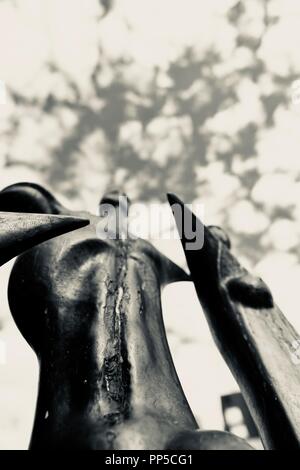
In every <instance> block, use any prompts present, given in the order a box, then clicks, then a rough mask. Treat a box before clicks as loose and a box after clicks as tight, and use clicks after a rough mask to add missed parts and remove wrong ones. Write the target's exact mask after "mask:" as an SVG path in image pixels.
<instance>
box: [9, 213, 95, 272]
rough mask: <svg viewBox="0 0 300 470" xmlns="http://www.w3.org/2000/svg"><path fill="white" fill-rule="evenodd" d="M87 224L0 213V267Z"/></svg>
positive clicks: (35, 215)
mask: <svg viewBox="0 0 300 470" xmlns="http://www.w3.org/2000/svg"><path fill="white" fill-rule="evenodd" d="M88 223H89V222H88V221H87V220H84V219H79V218H75V217H64V216H57V215H41V214H21V213H11V212H0V266H2V265H3V264H5V263H6V262H8V261H9V260H11V259H12V258H14V257H15V256H18V255H20V254H21V253H23V252H24V251H26V250H28V249H30V248H32V247H33V246H35V245H38V244H40V243H43V242H45V241H47V240H50V239H51V238H54V237H57V236H59V235H62V234H64V233H67V232H70V231H73V230H77V229H79V228H81V227H84V226H85V225H87V224H88Z"/></svg>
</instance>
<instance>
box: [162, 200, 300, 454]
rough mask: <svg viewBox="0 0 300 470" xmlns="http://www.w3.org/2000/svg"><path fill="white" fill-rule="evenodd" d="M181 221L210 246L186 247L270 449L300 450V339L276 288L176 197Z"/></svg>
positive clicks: (211, 319) (221, 343)
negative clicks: (186, 221) (274, 292)
mask: <svg viewBox="0 0 300 470" xmlns="http://www.w3.org/2000/svg"><path fill="white" fill-rule="evenodd" d="M169 202H170V204H171V207H172V209H173V213H174V216H175V220H176V222H177V224H178V227H180V229H181V228H182V226H183V221H182V219H181V218H180V217H179V215H178V214H180V212H179V211H174V208H175V207H176V205H177V207H180V208H181V214H182V215H183V218H184V217H186V218H189V220H191V219H192V220H193V224H194V227H196V229H197V231H198V233H200V232H201V231H202V230H204V246H203V248H202V249H200V250H197V251H193V250H191V251H190V250H188V249H186V247H187V245H186V243H187V242H190V240H187V239H186V237H185V235H184V233H183V234H182V235H183V237H182V244H183V248H184V251H185V255H186V259H187V262H188V266H189V269H190V272H191V276H192V279H193V281H194V284H195V287H196V291H197V294H198V297H199V300H200V302H201V305H202V306H203V310H204V312H205V315H206V318H207V320H208V323H209V326H210V329H211V332H212V334H213V337H214V339H215V342H216V344H217V346H218V348H219V350H220V352H221V353H222V355H223V357H224V359H225V360H226V362H227V364H228V365H229V367H230V369H231V371H232V372H233V374H234V376H235V378H236V380H237V382H238V384H239V385H240V388H241V390H242V393H243V395H244V398H245V399H246V401H247V404H248V406H249V408H250V411H251V414H252V417H253V418H254V420H255V422H256V425H257V427H258V429H259V432H260V436H261V438H262V440H263V443H264V445H265V447H266V448H268V449H299V448H300V360H299V356H298V355H297V354H296V351H295V350H296V348H297V345H298V347H299V346H300V338H299V335H298V334H297V333H296V331H295V330H294V328H293V327H292V326H291V325H290V323H289V322H288V321H287V319H286V318H285V317H284V315H283V314H282V313H281V311H280V310H279V308H278V307H277V306H276V305H275V304H274V301H273V298H272V295H271V293H270V290H269V289H268V287H267V286H266V284H265V283H264V282H263V281H262V280H261V279H260V278H258V277H254V276H253V275H251V274H250V273H249V272H247V271H246V270H245V269H244V268H243V267H242V266H241V265H240V264H239V263H238V261H237V260H236V258H235V257H234V256H233V255H232V253H231V251H230V246H229V245H230V244H229V241H228V238H227V237H226V235H224V232H222V231H221V229H219V228H216V227H205V226H204V225H203V224H202V223H201V221H200V220H199V219H198V218H197V217H196V216H195V215H194V214H191V212H190V210H189V209H188V208H187V207H186V206H185V205H184V204H183V203H182V202H181V201H180V200H179V199H178V198H177V197H176V196H174V195H169Z"/></svg>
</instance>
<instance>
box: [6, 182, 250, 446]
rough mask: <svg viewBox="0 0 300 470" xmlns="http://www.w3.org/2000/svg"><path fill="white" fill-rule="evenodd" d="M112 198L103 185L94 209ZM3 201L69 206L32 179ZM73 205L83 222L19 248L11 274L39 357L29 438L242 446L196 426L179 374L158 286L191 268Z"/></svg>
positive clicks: (37, 441)
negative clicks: (106, 232)
mask: <svg viewBox="0 0 300 470" xmlns="http://www.w3.org/2000/svg"><path fill="white" fill-rule="evenodd" d="M116 201H117V194H116V193H114V194H109V195H107V196H105V197H104V198H103V200H102V204H101V205H100V209H101V208H103V205H104V204H106V203H112V204H113V205H114V204H115V205H117V202H116ZM3 206H5V207H6V208H9V210H12V209H14V210H16V208H17V207H21V209H22V210H26V208H29V210H32V211H36V210H37V209H38V210H39V211H44V212H46V213H48V212H49V213H56V214H57V213H59V214H64V215H65V214H68V215H72V213H71V212H70V211H68V210H67V209H66V208H64V207H63V206H61V205H60V204H59V203H58V202H57V201H56V200H55V199H54V198H53V196H51V195H50V194H49V193H48V192H46V191H45V190H44V189H43V188H40V187H39V186H36V185H30V184H19V185H14V186H12V187H10V188H8V189H6V190H5V191H4V192H2V193H0V209H3ZM76 215H80V216H81V217H86V218H88V219H89V221H90V225H89V227H86V228H85V229H83V230H80V231H76V232H73V233H72V234H69V235H66V236H65V237H63V238H56V239H53V240H51V241H50V242H48V243H45V244H43V245H40V246H39V247H36V248H34V249H33V250H31V251H29V252H27V253H25V254H24V255H22V256H20V257H19V258H18V260H17V262H16V264H15V266H14V268H13V271H12V275H11V279H10V284H9V301H10V306H11V311H12V314H13V316H14V319H15V321H16V323H17V325H18V327H19V329H20V331H21V332H22V334H23V335H24V337H25V338H26V339H27V341H28V342H29V343H30V344H31V346H32V347H33V348H34V350H35V351H36V353H37V356H38V358H39V362H40V384H39V392H38V402H37V409H36V416H35V422H34V428H33V433H32V439H31V446H30V447H31V448H32V449H36V448H48V449H50V448H56V449H58V448H64V449H66V448H74V447H76V448H77V449H164V448H168V446H171V447H170V448H178V449H180V448H183V447H181V446H187V447H186V448H187V449H188V448H189V446H190V447H191V448H194V447H195V446H197V445H198V448H199V449H201V448H214V447H215V448H228V446H233V447H235V448H236V447H238V448H240V449H249V446H248V445H247V443H245V442H244V441H242V440H240V439H238V438H236V437H235V436H232V435H228V434H227V433H218V435H217V436H215V435H213V436H212V435H210V434H209V433H208V434H207V433H205V432H204V433H203V434H202V433H201V432H199V431H196V429H197V423H196V421H195V419H194V416H193V414H192V412H191V410H190V408H189V405H188V403H187V400H186V398H185V395H184V393H183V390H182V388H181V385H180V382H179V380H178V377H177V374H176V371H175V368H174V365H173V361H172V358H171V355H170V352H169V348H168V344H167V340H166V335H165V330H164V325H163V320H162V312H161V302H160V288H161V286H162V285H165V284H167V283H168V282H173V281H176V280H188V279H189V276H187V274H186V273H185V272H184V271H183V270H182V269H181V268H179V267H178V266H176V265H175V264H174V263H172V262H171V261H170V260H169V259H167V258H166V257H165V256H163V255H162V254H161V253H159V252H158V251H157V250H156V249H155V248H154V247H153V246H152V245H150V244H149V243H147V242H145V241H143V240H141V239H134V238H131V237H130V236H129V238H123V237H122V236H118V237H117V239H114V240H112V239H109V238H107V239H99V238H98V237H96V229H98V228H99V225H98V224H99V223H100V224H101V223H104V224H107V222H108V221H107V219H106V218H105V217H100V218H99V217H96V216H92V215H90V214H87V213H78V214H76ZM108 225H109V224H108ZM121 231H122V227H121ZM118 235H121V234H120V233H119V234H118ZM15 292H18V295H17V296H16V295H15ZM209 436H210V437H209ZM208 441H209V444H208ZM197 443H198V444H197ZM193 446H194V447H193Z"/></svg>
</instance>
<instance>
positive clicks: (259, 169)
mask: <svg viewBox="0 0 300 470" xmlns="http://www.w3.org/2000/svg"><path fill="white" fill-rule="evenodd" d="M116 3H118V2H112V1H104V0H102V1H99V6H101V8H102V9H101V12H102V13H101V15H100V16H99V15H98V16H97V18H95V21H99V28H100V29H101V25H102V22H103V21H107V17H109V16H110V15H114V8H115V4H116ZM274 3H275V4H276V1H275V0H274V1H273V0H264V1H251V2H250V1H249V0H240V1H237V2H231V3H230V6H229V7H228V9H227V11H226V12H225V13H224V15H223V21H225V22H227V23H228V27H229V28H230V34H231V35H232V37H233V38H234V41H233V42H234V43H233V46H232V51H231V53H230V54H229V55H228V54H227V56H226V54H225V56H224V54H222V52H220V48H219V47H218V45H215V44H214V42H212V43H211V44H209V46H208V47H206V48H204V49H203V48H202V49H201V48H200V52H199V48H198V45H197V44H195V45H192V46H189V47H187V48H185V49H184V50H182V51H179V53H178V54H177V56H176V58H175V59H172V60H170V61H169V63H168V65H167V67H160V66H159V65H154V66H153V67H148V68H147V70H146V72H145V68H143V67H141V66H140V65H139V64H138V63H136V62H135V60H134V58H132V57H130V54H127V55H125V56H119V57H117V58H116V57H115V56H114V55H113V54H110V53H109V49H107V47H106V48H105V47H104V48H103V47H102V43H101V40H99V45H98V56H97V60H96V61H95V63H94V65H93V67H92V68H91V70H90V74H89V77H86V78H87V79H88V80H87V82H88V85H87V86H86V87H85V89H84V90H82V88H81V86H80V85H79V84H78V83H77V81H76V80H75V79H74V78H73V77H72V76H70V75H69V74H68V73H67V72H65V71H64V70H63V69H62V67H61V66H59V65H58V64H56V63H55V62H53V61H48V62H47V63H45V64H44V65H43V69H42V71H41V72H40V75H39V78H38V80H39V82H40V83H42V84H43V83H45V84H46V85H43V87H42V88H43V90H42V92H41V91H39V93H37V94H36V93H35V92H34V87H33V90H32V92H31V91H30V90H29V92H28V91H27V92H26V93H24V90H18V89H16V88H14V87H11V88H10V96H11V98H12V101H13V105H14V108H13V112H12V114H11V116H10V121H9V125H8V126H6V129H5V133H4V139H6V142H7V145H6V151H5V160H4V165H3V167H4V168H8V167H11V166H14V165H19V166H20V165H21V166H22V167H24V166H25V167H26V166H27V167H28V168H31V169H34V170H35V171H37V172H40V174H41V175H43V178H44V180H45V181H46V183H47V184H49V185H50V187H52V188H53V189H54V190H56V191H58V192H60V193H62V194H64V195H65V196H66V197H68V198H78V197H79V195H83V194H84V192H85V191H86V192H88V191H89V194H90V195H89V196H84V195H83V196H82V197H83V199H84V198H85V199H86V201H88V202H86V204H89V203H90V202H89V201H90V199H91V197H95V192H96V191H98V192H99V193H101V192H103V191H105V189H106V188H107V187H115V186H117V187H122V189H125V190H127V191H128V192H129V193H130V195H131V197H133V198H136V199H137V200H144V201H147V200H152V199H158V200H161V201H164V197H165V193H166V192H167V191H173V192H176V193H178V194H179V195H180V196H181V197H182V198H183V199H184V200H185V201H187V202H191V201H193V200H195V199H200V200H201V202H204V204H205V205H206V209H207V215H208V218H209V220H210V219H211V220H210V221H213V222H216V223H221V224H223V225H224V226H225V228H227V229H228V230H229V232H230V233H231V235H232V236H233V237H234V238H235V237H236V240H235V242H236V246H237V248H238V249H239V250H241V252H242V253H244V255H246V256H247V257H248V259H250V260H251V261H252V262H253V261H254V262H256V261H258V260H259V259H260V257H261V254H262V253H263V252H264V250H266V249H270V248H271V245H272V240H271V239H268V237H265V238H264V239H263V238H262V234H263V233H264V232H265V231H266V229H267V228H268V226H269V224H270V220H272V221H274V220H276V218H277V217H278V218H279V219H280V218H282V217H284V219H293V217H294V216H293V213H291V210H290V209H291V207H290V206H291V204H281V203H279V204H276V203H274V204H273V205H272V204H271V205H270V204H269V203H266V201H265V194H264V190H261V188H260V186H259V187H257V184H258V183H260V179H261V178H262V176H264V175H265V174H266V173H268V174H273V173H274V172H275V173H278V172H279V173H280V174H282V173H283V174H284V175H286V174H287V173H288V175H289V176H290V175H291V173H292V181H293V183H297V178H298V171H299V170H300V168H298V167H297V168H296V169H295V168H294V167H291V168H290V169H289V168H288V171H287V169H286V168H283V169H282V168H276V165H275V166H274V168H273V167H272V161H271V162H269V161H267V162H264V161H261V158H260V157H261V156H262V155H261V149H265V147H266V145H264V139H265V138H267V137H268V135H269V134H268V132H269V130H270V129H272V128H275V129H278V127H279V125H278V122H277V121H278V113H277V112H278V110H279V111H280V112H281V111H282V112H283V113H284V111H285V110H288V113H291V111H290V110H289V106H290V102H289V99H290V98H289V94H288V92H287V90H288V89H289V87H290V86H291V83H292V82H293V80H295V79H297V77H298V74H299V69H298V68H295V67H294V66H293V65H291V66H290V67H289V68H288V69H287V70H285V71H284V73H281V71H279V72H278V71H276V70H274V68H273V69H272V67H271V68H270V66H269V64H268V61H265V60H264V56H263V54H262V53H261V51H262V49H263V47H264V40H265V37H266V36H267V35H268V34H269V32H270V31H272V29H274V28H276V27H277V25H278V23H280V21H281V18H280V15H278V14H276V8H275V9H274V8H273V4H274ZM254 4H255V9H254V13H253V5H254ZM275 6H276V5H275ZM253 22H254V23H253ZM253 24H254V26H253ZM124 25H125V26H124V27H125V28H127V29H128V30H129V31H130V28H132V25H130V24H128V22H126V21H125V20H124ZM225 35H226V30H224V37H225ZM274 54H276V51H275V50H274ZM299 66H300V63H299ZM279 117H280V113H279ZM285 118H286V116H284V119H285ZM264 132H265V134H264ZM278 132H280V129H279V130H278ZM2 139H3V136H2ZM28 139H29V141H31V143H32V147H33V149H32V152H31V155H22V150H23V148H24V145H23V144H24V142H25V141H26V142H27V141H28ZM269 140H271V139H269ZM261 142H263V144H261ZM27 143H28V142H27ZM34 147H35V148H34ZM25 148H26V145H25ZM275 150H276V148H275ZM272 151H273V149H270V153H272ZM277 166H278V165H277ZM265 167H266V168H267V170H266V168H265ZM271 183H272V182H271ZM271 183H270V184H271ZM271 186H272V184H271ZM266 191H267V192H268V191H269V187H268V188H267V189H266ZM96 194H98V193H96ZM99 196H100V194H99ZM239 204H240V205H239ZM292 205H293V204H292ZM294 205H295V204H294ZM233 209H234V210H233ZM294 209H295V207H294ZM296 209H297V208H296ZM232 210H233V212H230V211H232ZM239 214H240V215H241V217H242V218H245V217H246V218H247V223H248V227H247V223H242V224H240V223H239V218H240V215H239ZM261 242H262V243H261ZM290 248H291V250H296V251H297V248H296V247H295V246H294V245H293V246H291V247H290Z"/></svg>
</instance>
